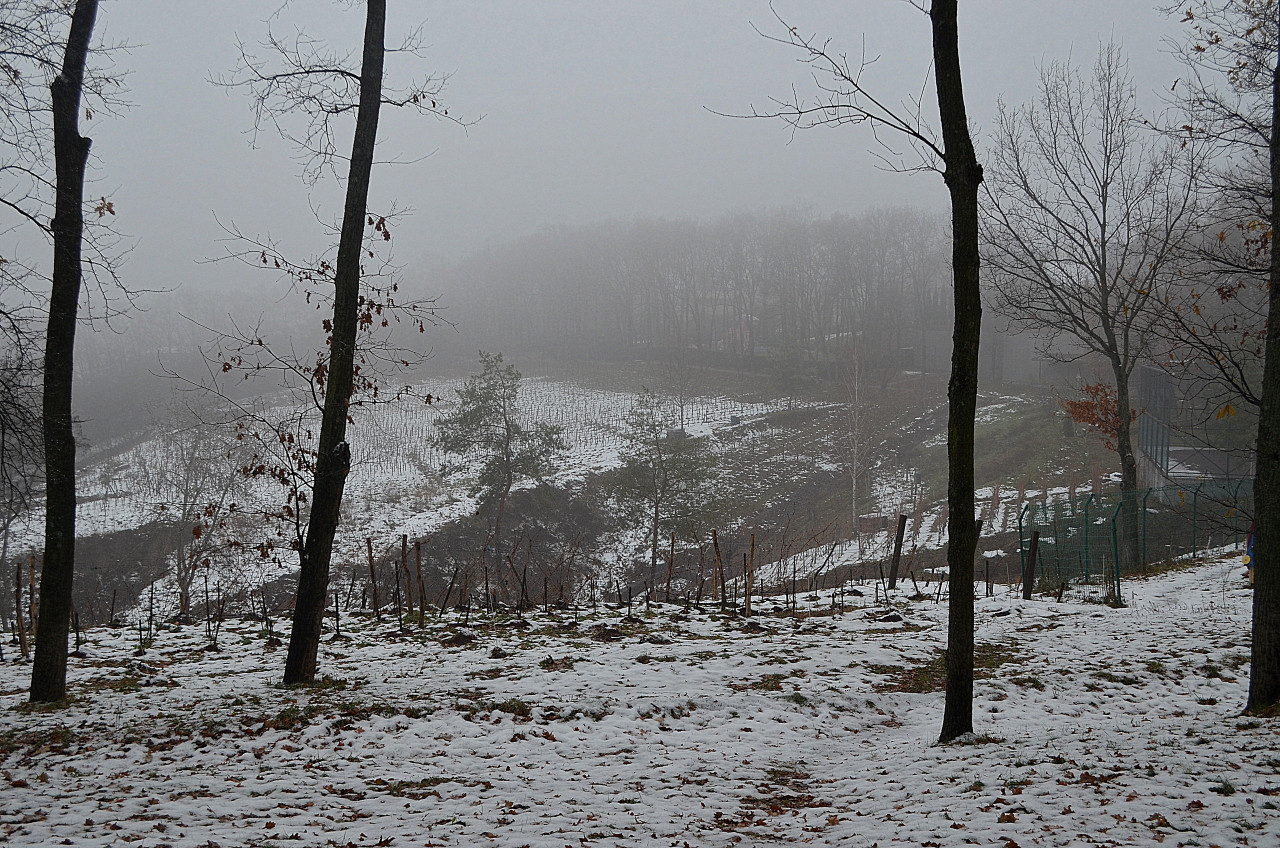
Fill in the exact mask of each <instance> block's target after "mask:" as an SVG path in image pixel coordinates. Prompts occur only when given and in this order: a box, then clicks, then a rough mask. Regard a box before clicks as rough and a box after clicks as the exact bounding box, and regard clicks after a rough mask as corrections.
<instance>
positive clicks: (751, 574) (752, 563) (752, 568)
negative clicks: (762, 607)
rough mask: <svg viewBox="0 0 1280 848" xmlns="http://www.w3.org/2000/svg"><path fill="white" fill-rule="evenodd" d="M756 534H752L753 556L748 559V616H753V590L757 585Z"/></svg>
mask: <svg viewBox="0 0 1280 848" xmlns="http://www.w3.org/2000/svg"><path fill="white" fill-rule="evenodd" d="M755 572H756V534H755V533H752V534H751V556H750V557H749V558H748V559H747V580H746V582H747V607H746V609H747V615H751V589H752V587H753V586H754V585H755Z"/></svg>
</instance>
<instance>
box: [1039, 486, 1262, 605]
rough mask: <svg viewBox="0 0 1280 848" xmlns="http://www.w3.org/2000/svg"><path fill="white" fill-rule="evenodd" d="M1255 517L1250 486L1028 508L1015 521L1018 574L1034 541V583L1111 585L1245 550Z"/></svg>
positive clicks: (1084, 497) (1064, 500)
mask: <svg viewBox="0 0 1280 848" xmlns="http://www.w3.org/2000/svg"><path fill="white" fill-rule="evenodd" d="M1252 516H1253V481H1252V480H1251V479H1242V480H1205V481H1190V482H1189V483H1188V485H1185V486H1170V487H1166V488H1162V489H1142V490H1139V491H1137V492H1129V493H1121V492H1119V491H1114V490H1110V491H1107V490H1104V491H1103V492H1100V493H1096V494H1081V495H1077V496H1076V497H1075V498H1069V497H1061V498H1054V497H1052V496H1051V497H1050V498H1048V499H1047V500H1046V499H1044V498H1039V499H1036V500H1032V501H1029V502H1027V504H1026V505H1025V506H1024V507H1023V509H1022V511H1021V513H1020V514H1019V517H1018V537H1019V541H1020V554H1021V561H1022V567H1023V574H1024V575H1025V574H1026V573H1027V568H1028V564H1029V562H1030V561H1031V559H1032V540H1033V537H1036V542H1037V544H1036V546H1035V547H1036V554H1035V575H1034V583H1035V585H1036V586H1037V587H1040V588H1052V587H1057V586H1061V585H1063V584H1067V583H1093V584H1099V585H1104V586H1108V587H1109V589H1110V592H1112V593H1114V595H1115V597H1116V598H1121V597H1123V595H1122V593H1121V591H1120V583H1121V578H1122V577H1123V576H1125V575H1130V574H1137V573H1142V572H1144V571H1147V570H1149V569H1150V568H1151V567H1152V566H1156V565H1159V564H1160V563H1163V562H1168V561H1171V560H1174V559H1177V558H1178V557H1182V556H1188V555H1190V556H1195V555H1198V554H1201V553H1203V552H1205V551H1208V550H1212V549H1217V548H1223V547H1226V546H1232V545H1240V544H1243V542H1244V540H1245V537H1246V535H1247V534H1248V532H1249V525H1250V523H1251V521H1252Z"/></svg>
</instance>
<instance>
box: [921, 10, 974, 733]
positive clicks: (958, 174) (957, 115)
mask: <svg viewBox="0 0 1280 848" xmlns="http://www.w3.org/2000/svg"><path fill="white" fill-rule="evenodd" d="M929 17H930V19H931V20H932V23H933V61H934V73H935V76H936V80H937V89H938V114H939V115H940V117H941V121H942V138H943V142H944V145H945V149H946V170H945V171H944V173H943V178H944V179H945V181H946V183H947V190H948V191H949V192H950V194H951V238H952V244H951V269H952V275H953V276H952V284H953V287H954V292H953V296H954V298H955V328H954V330H953V333H952V349H951V381H950V383H949V384H948V387H947V400H948V403H949V408H948V414H947V510H948V514H949V515H951V516H953V517H954V518H955V519H956V520H954V521H951V522H949V531H948V540H947V566H948V569H949V572H950V580H951V593H950V597H949V600H948V605H947V608H948V616H949V618H948V622H947V661H946V666H947V698H946V708H945V710H944V712H943V717H942V734H941V736H940V739H939V741H941V742H949V741H951V740H952V739H955V738H956V737H958V736H962V735H963V734H965V733H972V732H973V557H974V552H975V551H976V550H977V546H978V531H977V525H976V524H975V523H974V521H973V520H972V519H973V516H974V502H973V421H974V415H975V413H976V410H977V405H978V342H979V340H980V338H981V335H982V296H981V292H980V291H979V288H978V268H979V258H978V186H979V185H980V184H981V183H982V166H981V165H979V164H978V159H977V155H976V154H975V153H974V149H973V140H972V139H971V138H970V137H969V122H968V118H967V116H966V114H965V105H964V87H963V85H962V84H961V78H960V49H959V33H958V27H957V24H956V0H934V3H933V6H932V8H931V9H930V12H929Z"/></svg>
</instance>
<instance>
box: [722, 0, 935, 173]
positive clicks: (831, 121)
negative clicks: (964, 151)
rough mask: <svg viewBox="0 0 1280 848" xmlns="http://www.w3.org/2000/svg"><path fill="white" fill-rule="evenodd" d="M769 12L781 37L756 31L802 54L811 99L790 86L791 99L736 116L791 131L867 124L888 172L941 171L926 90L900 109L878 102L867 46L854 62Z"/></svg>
mask: <svg viewBox="0 0 1280 848" xmlns="http://www.w3.org/2000/svg"><path fill="white" fill-rule="evenodd" d="M913 5H915V4H913ZM770 8H771V10H772V11H773V14H774V18H775V19H776V20H777V23H778V24H780V25H781V27H782V31H783V34H781V35H777V34H774V33H772V32H768V31H765V30H762V29H760V28H759V27H754V25H753V27H754V28H755V30H756V32H757V33H759V34H760V36H761V37H762V38H764V39H766V40H768V41H772V42H775V43H777V44H781V45H784V46H786V47H788V48H791V49H792V50H793V51H795V52H797V53H798V54H799V58H798V59H797V61H799V62H801V63H803V64H805V65H807V66H808V67H809V75H810V78H811V80H812V83H813V94H811V95H810V96H807V97H806V96H804V95H802V94H801V92H800V90H799V89H798V88H796V87H795V86H792V89H791V94H790V96H789V97H785V98H778V97H774V98H770V101H769V106H768V107H766V108H757V107H755V106H752V107H751V111H750V113H749V114H745V115H734V116H732V117H743V118H774V119H779V120H782V121H784V122H785V123H786V124H788V125H789V126H790V127H791V128H792V131H793V132H795V131H797V130H805V129H811V128H813V127H821V126H844V125H847V124H853V125H858V124H865V125H866V126H868V127H869V128H870V130H871V133H872V135H873V136H874V138H875V140H876V144H877V145H878V146H879V148H880V150H879V151H878V152H876V154H875V155H876V157H877V158H878V159H879V160H880V161H881V163H882V164H883V165H884V167H886V168H888V169H890V170H893V171H919V170H936V171H941V170H942V166H941V163H944V162H945V161H946V153H945V151H944V150H943V145H942V141H941V139H940V138H939V137H938V136H937V134H936V133H935V132H934V130H933V128H932V127H930V126H929V124H928V123H927V122H926V121H925V119H924V116H923V106H922V104H923V101H924V96H925V95H924V91H923V89H922V90H921V92H920V93H919V94H917V95H914V96H912V97H910V98H909V99H907V100H905V101H902V102H899V103H896V104H893V103H888V102H886V101H885V100H883V99H881V98H878V97H877V96H876V95H875V94H874V93H873V92H872V91H871V90H870V89H869V88H868V87H867V86H866V85H865V84H864V83H863V75H864V74H865V73H866V72H867V70H868V69H870V68H871V66H872V65H874V64H875V62H876V60H877V58H878V57H875V56H868V55H867V51H866V45H865V43H864V44H863V47H862V50H861V53H860V54H859V55H858V57H857V58H856V59H850V57H849V56H848V54H846V53H842V52H838V51H836V50H835V49H834V48H833V47H832V45H831V40H830V39H820V38H819V37H818V36H817V35H812V34H811V35H804V34H802V33H801V31H800V29H799V27H796V26H793V25H791V24H789V23H788V22H787V21H786V20H784V19H783V18H782V16H781V15H780V14H778V11H777V10H776V9H772V7H770ZM917 8H920V7H919V6H917ZM927 79H928V75H927V74H926V80H927ZM926 85H927V83H926ZM717 114H724V113H717ZM902 140H905V141H906V144H907V146H908V147H909V148H910V150H911V151H912V155H911V156H907V155H906V154H905V152H904V150H903V149H902V148H901V147H899V146H898V145H897V143H896V142H898V141H902Z"/></svg>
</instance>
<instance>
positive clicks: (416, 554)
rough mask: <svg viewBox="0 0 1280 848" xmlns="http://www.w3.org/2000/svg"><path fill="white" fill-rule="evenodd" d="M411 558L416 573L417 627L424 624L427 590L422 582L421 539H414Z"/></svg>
mask: <svg viewBox="0 0 1280 848" xmlns="http://www.w3.org/2000/svg"><path fill="white" fill-rule="evenodd" d="M413 558H414V569H415V570H416V571H417V574H418V627H419V628H421V627H423V626H424V625H425V623H426V619H427V592H426V584H424V583H423V582H422V540H421V539H415V540H414V542H413Z"/></svg>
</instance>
